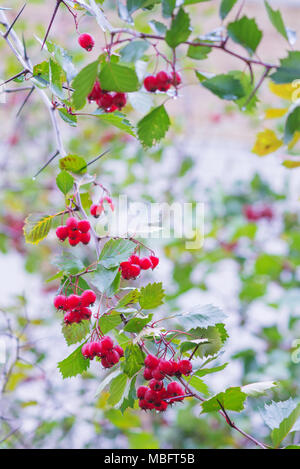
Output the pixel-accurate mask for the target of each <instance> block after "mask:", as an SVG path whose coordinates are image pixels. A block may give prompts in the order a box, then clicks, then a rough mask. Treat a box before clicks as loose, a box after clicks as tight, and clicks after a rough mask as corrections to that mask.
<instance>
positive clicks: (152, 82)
mask: <svg viewBox="0 0 300 469" xmlns="http://www.w3.org/2000/svg"><path fill="white" fill-rule="evenodd" d="M144 87H145V89H146V90H147V91H150V93H154V92H155V91H156V90H157V89H158V86H157V79H156V77H154V76H153V75H149V76H148V77H146V78H145V80H144Z"/></svg>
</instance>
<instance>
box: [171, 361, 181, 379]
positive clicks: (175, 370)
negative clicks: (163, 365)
mask: <svg viewBox="0 0 300 469" xmlns="http://www.w3.org/2000/svg"><path fill="white" fill-rule="evenodd" d="M170 363H172V373H170V375H169V376H174V375H177V374H179V375H180V374H181V373H180V371H179V368H178V363H177V362H175V361H173V360H170Z"/></svg>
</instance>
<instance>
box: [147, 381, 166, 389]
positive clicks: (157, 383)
mask: <svg viewBox="0 0 300 469" xmlns="http://www.w3.org/2000/svg"><path fill="white" fill-rule="evenodd" d="M162 387H163V382H162V381H158V380H157V379H151V381H150V383H149V388H150V389H152V391H160V390H161V389H162Z"/></svg>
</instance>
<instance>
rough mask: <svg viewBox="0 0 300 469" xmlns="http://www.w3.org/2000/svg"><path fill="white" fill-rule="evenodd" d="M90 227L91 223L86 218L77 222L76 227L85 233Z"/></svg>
mask: <svg viewBox="0 0 300 469" xmlns="http://www.w3.org/2000/svg"><path fill="white" fill-rule="evenodd" d="M90 228H91V224H90V222H89V221H88V220H80V221H79V222H78V229H79V231H81V233H87V232H88V231H89V229H90Z"/></svg>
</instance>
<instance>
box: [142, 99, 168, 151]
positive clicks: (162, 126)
mask: <svg viewBox="0 0 300 469" xmlns="http://www.w3.org/2000/svg"><path fill="white" fill-rule="evenodd" d="M169 127H170V119H169V116H168V114H167V112H166V110H165V107H164V106H163V105H161V106H159V107H156V108H155V109H153V110H152V111H151V112H149V114H146V116H144V117H143V118H142V119H141V120H140V121H139V122H138V124H137V128H138V130H137V133H138V137H139V139H140V141H141V143H142V145H143V146H144V147H146V148H147V147H152V146H153V145H155V144H156V143H158V142H159V141H160V140H161V139H162V138H163V137H164V136H165V135H166V132H167V130H168V129H169Z"/></svg>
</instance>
